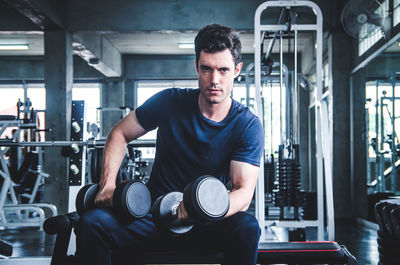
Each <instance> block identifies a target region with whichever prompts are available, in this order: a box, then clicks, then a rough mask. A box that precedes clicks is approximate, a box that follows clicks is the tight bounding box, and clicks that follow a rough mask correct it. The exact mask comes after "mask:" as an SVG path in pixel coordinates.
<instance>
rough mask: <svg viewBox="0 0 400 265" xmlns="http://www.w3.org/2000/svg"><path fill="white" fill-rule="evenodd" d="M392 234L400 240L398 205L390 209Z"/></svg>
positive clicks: (399, 210) (399, 209)
mask: <svg viewBox="0 0 400 265" xmlns="http://www.w3.org/2000/svg"><path fill="white" fill-rule="evenodd" d="M390 217H391V218H392V226H393V232H394V235H395V236H396V237H397V239H399V240H400V206H399V207H397V208H395V209H393V210H392V211H391V216H390Z"/></svg>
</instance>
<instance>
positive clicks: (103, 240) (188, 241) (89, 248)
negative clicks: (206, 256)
mask: <svg viewBox="0 0 400 265" xmlns="http://www.w3.org/2000/svg"><path fill="white" fill-rule="evenodd" d="M75 232H76V234H77V239H76V241H77V253H76V254H77V257H78V258H79V260H80V263H81V264H85V265H87V264H96V265H100V264H111V258H110V253H111V251H129V250H131V251H132V249H136V250H138V249H147V250H153V249H154V250H172V249H182V248H183V249H184V248H196V249H197V248H199V247H201V248H204V249H210V250H217V251H221V252H224V261H223V263H222V264H223V265H233V264H238V265H239V264H240V265H253V264H256V259H257V246H258V240H259V237H260V227H259V225H258V222H257V219H256V218H255V217H254V216H252V215H250V214H248V213H245V212H239V213H236V214H235V215H233V216H231V217H228V218H225V219H223V220H220V221H218V222H216V223H213V224H210V225H204V226H196V227H195V228H194V229H192V230H191V231H190V232H189V233H187V234H185V235H182V236H178V237H171V236H169V235H167V234H166V233H165V232H163V231H161V230H160V229H159V228H158V227H157V226H156V225H155V224H154V221H153V218H152V215H151V214H148V215H147V216H146V217H144V218H143V219H140V220H136V221H134V222H132V223H129V224H122V223H121V222H119V221H118V220H117V219H116V218H115V216H114V215H113V214H112V212H110V211H109V210H106V209H93V210H90V211H88V212H86V213H85V214H83V216H82V217H81V218H80V220H79V222H78V224H77V227H76V230H75Z"/></svg>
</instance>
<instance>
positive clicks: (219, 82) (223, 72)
mask: <svg viewBox="0 0 400 265" xmlns="http://www.w3.org/2000/svg"><path fill="white" fill-rule="evenodd" d="M195 63H196V69H197V73H198V74H199V88H200V96H201V97H203V98H204V99H205V101H206V102H207V103H209V104H218V103H221V102H224V101H225V100H227V99H228V98H229V95H230V93H231V91H232V88H233V80H234V78H235V77H236V76H237V75H239V73H240V69H241V68H242V63H239V64H238V65H236V67H235V63H234V61H233V56H232V54H231V52H230V50H229V49H225V50H223V51H221V52H216V53H207V52H204V51H201V52H200V57H199V61H198V62H195Z"/></svg>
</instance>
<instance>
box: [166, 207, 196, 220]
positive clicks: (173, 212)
mask: <svg viewBox="0 0 400 265" xmlns="http://www.w3.org/2000/svg"><path fill="white" fill-rule="evenodd" d="M180 204H181V203H180V202H179V203H177V204H175V205H174V206H172V209H171V218H173V219H175V220H176V221H177V222H184V223H188V224H191V223H193V224H194V223H195V222H194V220H193V219H192V218H190V217H188V218H185V219H184V220H182V219H179V218H178V209H179V205H180Z"/></svg>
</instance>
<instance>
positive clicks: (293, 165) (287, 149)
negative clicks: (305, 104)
mask: <svg viewBox="0 0 400 265" xmlns="http://www.w3.org/2000/svg"><path fill="white" fill-rule="evenodd" d="M297 7H306V8H310V9H312V11H313V12H314V14H315V16H316V23H315V24H297V19H296V18H297V16H296V13H294V12H291V10H292V9H293V8H297ZM268 8H281V13H280V16H279V19H278V23H277V24H261V15H262V14H263V12H264V11H265V10H266V9H268ZM284 14H286V16H285V15H284ZM288 14H289V15H288ZM284 18H286V19H288V21H289V22H288V23H285V24H283V23H282V21H283V19H284ZM322 19H323V18H322V12H321V10H320V8H319V7H318V6H317V5H316V4H315V3H314V2H311V1H289V0H287V1H283V0H278V1H267V2H264V3H262V4H261V5H260V6H259V7H258V8H257V10H256V13H255V17H254V39H255V64H254V69H255V92H256V93H255V97H256V98H255V105H256V113H257V116H258V117H259V118H260V120H261V121H262V122H263V120H264V119H263V107H262V98H261V87H262V73H261V68H262V67H263V66H265V64H266V63H268V57H265V58H263V55H262V54H263V52H262V49H263V42H264V36H265V34H266V32H272V33H273V41H272V42H274V41H275V39H277V38H278V37H279V43H280V53H279V55H280V56H279V77H280V86H281V90H282V85H283V84H284V83H283V78H284V71H285V70H284V67H283V66H284V64H283V49H282V46H283V45H282V43H283V32H286V33H287V34H289V36H290V37H293V38H294V71H293V74H292V78H291V86H290V89H289V87H287V89H286V92H287V93H289V94H288V95H287V96H286V98H287V99H290V102H285V103H286V104H285V105H286V106H285V114H284V115H285V119H286V124H285V130H284V131H283V130H282V131H281V132H282V136H281V139H282V143H281V144H282V145H281V147H280V152H279V153H280V163H279V165H280V167H279V168H278V174H280V173H279V172H286V173H284V174H289V173H287V172H289V171H290V172H296V173H293V174H294V175H293V174H292V173H290V174H291V176H295V179H294V182H296V181H297V177H299V173H298V170H299V168H298V156H299V155H298V143H299V135H298V127H297V126H298V124H299V118H298V116H297V115H298V106H297V102H298V100H297V94H298V91H297V90H298V86H297V83H298V80H297V79H298V69H297V64H298V61H297V59H298V58H297V46H298V43H297V39H298V32H302V31H305V32H315V35H316V40H315V45H316V58H315V60H316V69H315V75H316V87H317V88H316V89H317V91H316V92H317V93H316V94H317V96H316V102H315V117H316V150H317V220H315V221H314V220H312V221H311V220H310V221H305V220H298V218H294V219H293V220H279V221H268V220H265V191H264V161H262V163H261V168H260V176H259V178H258V184H257V188H256V217H257V219H258V221H259V223H260V226H261V227H266V226H272V225H273V226H276V227H284V228H295V227H317V229H318V236H317V237H318V240H324V238H325V236H324V234H325V231H324V230H325V225H324V224H325V215H324V203H325V204H326V211H327V212H326V217H327V220H326V223H327V238H328V240H333V239H334V234H335V233H334V211H333V192H332V189H333V187H332V158H331V152H332V147H331V136H330V130H329V120H328V119H329V115H328V106H327V102H326V101H325V100H323V91H322V49H323V45H322V34H323V29H322ZM272 45H273V43H272V44H271V43H270V46H269V48H268V50H267V53H266V54H267V56H269V54H270V53H271V51H272ZM286 73H287V70H286ZM281 99H282V98H281ZM281 106H282V105H281ZM282 107H283V106H282ZM282 107H281V110H282ZM281 117H283V115H281ZM262 160H264V158H263V159H262ZM285 170H286V171H285ZM324 186H325V187H324ZM294 187H296V186H294ZM324 188H325V194H324ZM291 192H292V193H290V196H298V195H297V194H300V193H299V191H298V190H297V188H296V189H295V190H292V191H291ZM286 196H289V195H286ZM290 196H289V197H290ZM289 197H288V198H289ZM295 211H296V210H295ZM295 215H296V212H295ZM262 232H263V233H265V231H264V229H262ZM263 240H265V235H264V234H262V236H261V241H263Z"/></svg>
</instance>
